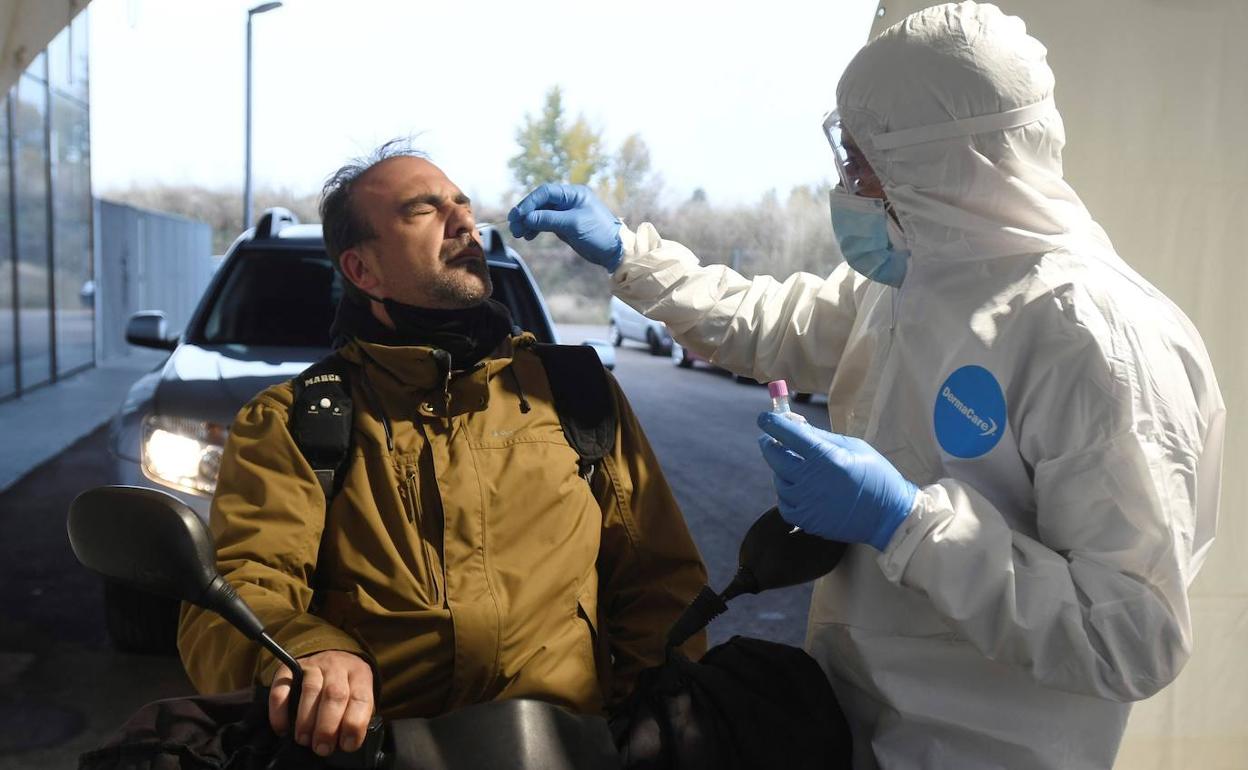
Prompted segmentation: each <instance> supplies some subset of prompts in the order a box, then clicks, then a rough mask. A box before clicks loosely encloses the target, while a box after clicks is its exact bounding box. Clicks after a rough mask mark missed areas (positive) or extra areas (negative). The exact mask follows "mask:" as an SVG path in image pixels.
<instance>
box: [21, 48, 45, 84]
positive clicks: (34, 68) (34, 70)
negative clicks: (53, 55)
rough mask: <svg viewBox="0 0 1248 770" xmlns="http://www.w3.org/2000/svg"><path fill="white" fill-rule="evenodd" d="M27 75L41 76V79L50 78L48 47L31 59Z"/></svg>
mask: <svg viewBox="0 0 1248 770" xmlns="http://www.w3.org/2000/svg"><path fill="white" fill-rule="evenodd" d="M25 74H27V75H30V76H31V77H36V78H39V79H40V80H47V79H48V52H47V49H44V50H42V51H40V52H39V53H38V54H37V55H36V56H35V58H34V59H32V60H31V62H30V66H29V67H27V68H26V73H25Z"/></svg>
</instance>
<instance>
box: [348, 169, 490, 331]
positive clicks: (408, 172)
mask: <svg viewBox="0 0 1248 770" xmlns="http://www.w3.org/2000/svg"><path fill="white" fill-rule="evenodd" d="M352 205H353V206H354V208H355V211H356V213H357V215H358V216H360V217H361V218H363V219H365V220H366V221H367V222H368V223H369V225H370V226H371V227H372V230H373V232H374V233H375V234H376V235H375V237H373V238H370V239H368V240H367V241H365V242H363V243H361V244H359V245H357V246H355V247H353V248H351V249H348V250H347V251H345V252H343V255H342V263H343V271H344V272H345V273H346V275H347V278H348V279H349V280H351V281H353V282H354V283H355V284H356V285H357V286H359V287H360V288H361V289H363V290H364V291H365V292H367V293H369V294H372V295H374V296H377V297H380V298H382V299H393V300H395V301H398V302H402V303H404V304H408V305H416V306H418V307H425V308H435V309H455V308H465V307H472V306H473V305H478V304H480V303H481V302H484V301H485V300H486V299H487V298H488V297H489V296H490V293H491V291H492V290H493V286H492V285H491V283H490V271H489V268H488V267H487V266H486V263H485V252H484V250H483V248H482V246H481V236H480V234H479V233H478V232H477V229H476V222H475V220H474V218H473V213H472V202H471V201H469V200H468V196H466V195H464V194H463V192H461V191H460V189H459V188H458V187H456V186H455V185H454V184H453V183H452V182H451V180H450V179H447V177H446V175H445V174H443V173H442V170H441V169H439V168H438V167H437V166H435V165H433V164H432V163H430V162H429V161H427V160H424V159H423V158H412V157H397V158H390V159H389V160H384V161H382V162H381V163H378V164H377V165H376V166H373V167H372V168H371V169H369V170H368V171H367V172H365V173H364V175H363V176H362V177H360V179H359V180H358V181H357V182H356V183H355V190H354V192H353V198H352Z"/></svg>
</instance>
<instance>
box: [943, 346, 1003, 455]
mask: <svg viewBox="0 0 1248 770" xmlns="http://www.w3.org/2000/svg"><path fill="white" fill-rule="evenodd" d="M932 422H933V424H934V425H935V427H936V440H937V441H939V442H940V446H941V448H942V449H944V450H945V451H946V452H948V453H949V454H951V455H953V456H954V457H963V458H967V457H979V456H980V455H983V454H987V453H988V452H989V451H991V450H992V448H993V447H994V446H996V445H997V442H998V441H1000V440H1001V434H1002V433H1003V432H1004V431H1005V394H1003V393H1002V392H1001V386H1000V385H999V384H998V383H997V378H996V377H993V376H992V372H989V371H988V370H987V369H985V368H984V367H982V366H964V367H962V368H961V369H958V370H957V371H955V372H954V373H953V374H951V375H949V379H947V380H945V384H944V385H941V386H940V391H939V392H937V394H936V410H935V412H934V413H933V414H932Z"/></svg>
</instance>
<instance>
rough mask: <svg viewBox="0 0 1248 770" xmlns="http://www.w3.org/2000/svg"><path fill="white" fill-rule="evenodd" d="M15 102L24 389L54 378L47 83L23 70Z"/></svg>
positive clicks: (22, 385)
mask: <svg viewBox="0 0 1248 770" xmlns="http://www.w3.org/2000/svg"><path fill="white" fill-rule="evenodd" d="M14 93H15V94H16V99H15V100H14V102H13V129H12V130H13V152H14V156H13V174H14V183H15V185H14V186H15V189H16V192H17V200H16V207H15V208H16V210H17V221H16V225H17V227H16V230H17V302H18V330H19V340H18V356H19V358H20V360H21V387H22V389H23V390H25V389H27V388H31V387H34V386H35V385H39V384H42V383H45V382H47V381H49V380H50V379H51V378H52V335H51V331H52V328H51V320H52V319H51V314H50V312H49V310H50V302H49V300H50V297H49V296H48V278H49V275H48V267H49V263H50V261H51V260H50V259H49V256H50V255H49V253H48V146H47V134H46V126H47V117H48V89H47V86H46V85H45V84H43V83H41V82H39V81H38V80H35V79H34V78H32V77H30V76H29V75H23V76H22V77H21V79H20V80H19V81H18V85H17V89H16V91H15V92H14Z"/></svg>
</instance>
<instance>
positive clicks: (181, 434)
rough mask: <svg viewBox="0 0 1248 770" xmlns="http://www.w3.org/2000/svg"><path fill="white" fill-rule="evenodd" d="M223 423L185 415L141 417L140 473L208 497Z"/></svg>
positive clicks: (218, 460)
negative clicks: (194, 418)
mask: <svg viewBox="0 0 1248 770" xmlns="http://www.w3.org/2000/svg"><path fill="white" fill-rule="evenodd" d="M227 432H228V431H227V430H226V427H225V426H224V425H218V424H217V423H214V422H205V421H203V420H192V419H188V418H185V417H164V416H161V415H148V416H147V417H145V418H143V473H144V475H146V476H147V477H148V478H149V479H151V480H152V481H155V482H158V483H160V484H164V485H165V486H170V487H175V488H177V489H181V490H184V491H187V492H194V493H195V494H200V495H206V496H209V497H211V496H212V493H213V492H214V491H216V488H217V471H219V470H220V469H221V453H222V451H223V450H224V448H225V437H226V434H227Z"/></svg>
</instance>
